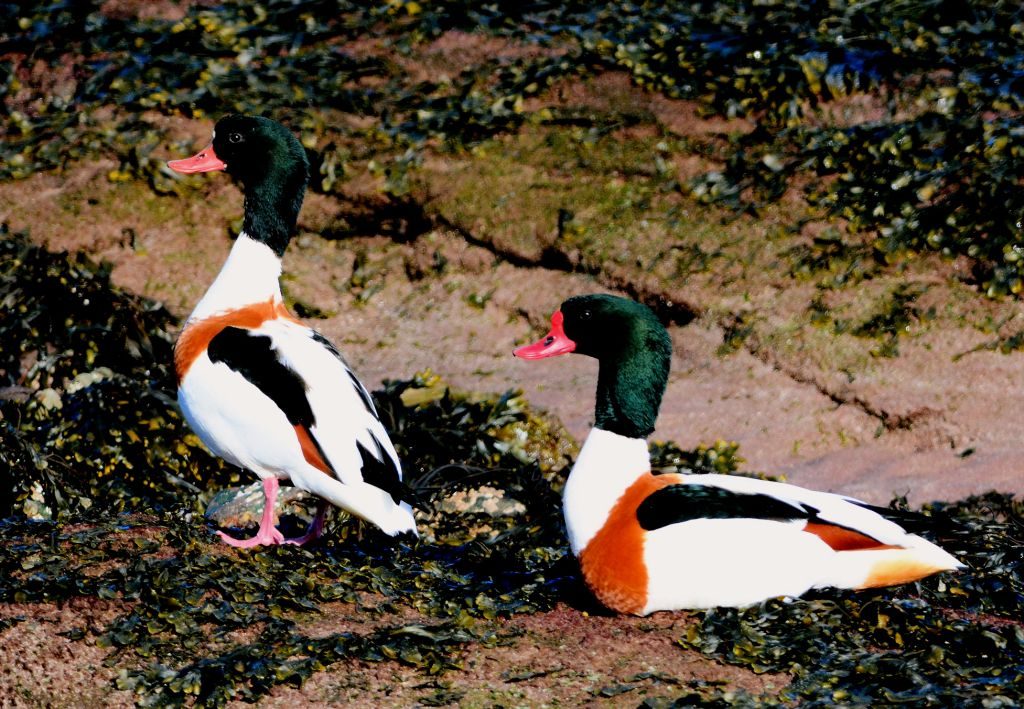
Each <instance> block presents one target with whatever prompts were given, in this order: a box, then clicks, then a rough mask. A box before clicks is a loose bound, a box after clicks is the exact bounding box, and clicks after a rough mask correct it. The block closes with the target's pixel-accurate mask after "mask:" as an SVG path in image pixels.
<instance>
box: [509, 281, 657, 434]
mask: <svg viewBox="0 0 1024 709" xmlns="http://www.w3.org/2000/svg"><path fill="white" fill-rule="evenodd" d="M569 352H575V353H577V354H585V355H589V356H591V357H594V358H596V359H597V360H598V361H600V363H601V369H600V373H599V374H598V383H597V408H596V412H595V424H596V425H597V426H598V427H599V428H603V429H605V430H609V431H612V432H614V433H620V434H622V435H627V436H631V437H635V438H638V437H643V436H647V435H648V434H650V433H651V431H653V430H654V421H655V419H656V418H657V416H658V408H659V406H660V405H661V397H662V395H663V394H664V393H665V385H666V384H667V383H668V372H669V366H670V363H671V358H672V340H671V339H670V338H669V336H668V332H667V331H666V330H665V326H664V325H662V324H661V322H660V321H659V320H658V318H657V316H656V315H655V314H654V313H653V312H652V311H651V309H650V308H648V307H647V306H646V305H643V304H641V303H637V302H635V301H632V300H629V299H627V298H620V297H618V296H614V295H604V294H597V295H581V296H576V297H573V298H569V299H568V300H566V301H565V302H564V303H562V306H561V308H559V310H558V311H556V312H555V314H554V315H552V316H551V331H550V332H549V333H548V334H547V335H546V336H545V337H543V338H542V339H541V340H539V341H537V342H536V343H534V344H532V345H527V346H525V347H520V348H519V349H517V350H516V351H515V352H514V353H513V354H515V356H517V357H520V358H522V359H542V358H545V357H553V356H555V355H560V354H567V353H569Z"/></svg>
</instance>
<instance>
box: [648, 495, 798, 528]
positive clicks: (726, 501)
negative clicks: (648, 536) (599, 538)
mask: <svg viewBox="0 0 1024 709" xmlns="http://www.w3.org/2000/svg"><path fill="white" fill-rule="evenodd" d="M817 512H818V510H816V509H814V508H813V507H809V506H804V505H801V504H799V503H789V502H786V501H785V500H780V499H778V498H777V497H772V496H771V495H759V494H757V493H745V492H733V491H732V490H723V489H722V488H717V487H708V486H706V485H684V484H681V485H670V486H669V487H663V488H661V489H660V490H657V491H655V492H653V493H651V494H650V495H649V496H648V497H647V499H646V500H644V501H643V502H641V503H640V505H639V506H638V507H637V509H636V518H637V521H638V522H639V523H640V526H641V527H643V528H644V529H646V530H648V531H650V530H654V529H660V528H661V527H667V526H669V525H670V524H677V523H679V522H687V521H689V520H694V519H739V518H748V519H749V518H753V519H776V520H784V519H811V518H812V517H816V516H817Z"/></svg>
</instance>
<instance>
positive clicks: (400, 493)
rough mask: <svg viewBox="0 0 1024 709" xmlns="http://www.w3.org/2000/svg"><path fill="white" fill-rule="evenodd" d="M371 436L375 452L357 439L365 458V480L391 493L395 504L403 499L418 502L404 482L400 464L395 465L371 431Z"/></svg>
mask: <svg viewBox="0 0 1024 709" xmlns="http://www.w3.org/2000/svg"><path fill="white" fill-rule="evenodd" d="M370 438H372V439H373V444H374V447H375V448H376V449H377V450H376V451H375V452H374V451H370V450H369V449H368V448H366V446H364V445H363V444H362V443H360V442H359V441H356V447H357V448H358V449H359V455H360V456H361V457H362V459H363V470H362V472H363V482H365V483H367V484H369V485H373V486H374V487H378V488H380V489H381V490H383V491H384V492H386V493H388V494H389V495H391V499H392V500H394V501H395V504H398V503H399V502H401V501H402V500H403V499H404V500H406V501H408V502H410V503H415V502H418V500H417V499H416V496H415V495H414V494H413V492H412V490H410V489H409V487H408V486H407V485H406V484H405V483H403V482H402V474H401V473H400V472H399V470H398V466H397V465H395V461H394V459H392V457H391V456H390V455H388V454H387V452H386V451H385V450H384V446H382V445H381V443H380V441H378V440H377V437H376V436H374V435H373V434H372V433H371V434H370Z"/></svg>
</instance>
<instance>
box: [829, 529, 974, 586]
mask: <svg viewBox="0 0 1024 709" xmlns="http://www.w3.org/2000/svg"><path fill="white" fill-rule="evenodd" d="M962 568H964V564H962V563H961V562H960V561H959V560H958V559H957V558H956V557H954V556H953V555H952V554H950V553H949V552H947V551H945V550H944V549H941V548H940V547H938V546H936V545H935V544H932V543H931V542H929V541H928V540H926V539H924V538H922V537H919V536H917V535H916V534H908V535H907V536H906V537H905V539H904V540H903V543H902V544H901V545H900V546H881V547H877V548H868V549H853V550H850V551H839V552H836V554H835V563H834V565H833V568H832V569H831V572H832V573H831V574H830V578H828V579H825V580H824V581H823V582H822V583H819V584H816V585H817V586H836V587H838V588H852V589H856V590H861V589H866V588H878V587H880V586H897V585H899V584H903V583H910V582H911V581H917V580H918V579H922V578H924V577H926V576H931V575H932V574H936V573H939V572H941V571H956V570H957V569H962Z"/></svg>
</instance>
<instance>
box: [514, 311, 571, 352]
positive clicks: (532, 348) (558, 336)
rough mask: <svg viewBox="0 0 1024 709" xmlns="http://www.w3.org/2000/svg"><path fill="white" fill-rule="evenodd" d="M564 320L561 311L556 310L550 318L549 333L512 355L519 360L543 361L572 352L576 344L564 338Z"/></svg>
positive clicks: (566, 337)
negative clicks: (546, 358)
mask: <svg viewBox="0 0 1024 709" xmlns="http://www.w3.org/2000/svg"><path fill="white" fill-rule="evenodd" d="M564 320H565V316H564V315H562V311H561V310H556V311H555V312H554V314H553V315H552V316H551V331H550V332H548V334H547V335H545V336H544V337H542V338H541V339H540V340H537V341H536V342H534V343H533V344H532V345H524V346H523V347H520V348H519V349H516V350H514V351H513V352H512V354H513V355H515V356H516V357H519V358H521V359H543V358H545V357H554V356H555V355H560V354H568V353H569V352H572V351H574V350H575V349H576V343H575V342H573V341H572V340H570V339H569V338H568V336H566V334H565V330H564V329H563V328H562V322H563V321H564Z"/></svg>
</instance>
